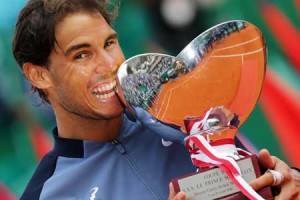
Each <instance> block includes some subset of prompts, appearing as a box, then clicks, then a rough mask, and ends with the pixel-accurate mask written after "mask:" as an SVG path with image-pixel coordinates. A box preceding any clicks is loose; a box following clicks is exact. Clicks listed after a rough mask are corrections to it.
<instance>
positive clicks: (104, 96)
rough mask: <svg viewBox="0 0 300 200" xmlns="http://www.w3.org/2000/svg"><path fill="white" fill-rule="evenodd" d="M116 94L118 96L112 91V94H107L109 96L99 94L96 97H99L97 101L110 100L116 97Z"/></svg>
mask: <svg viewBox="0 0 300 200" xmlns="http://www.w3.org/2000/svg"><path fill="white" fill-rule="evenodd" d="M115 94H116V93H115V91H112V92H110V93H107V94H97V95H96V97H97V99H102V100H103V99H108V98H110V97H112V96H114V95H115Z"/></svg>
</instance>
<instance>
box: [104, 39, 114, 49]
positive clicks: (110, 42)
mask: <svg viewBox="0 0 300 200" xmlns="http://www.w3.org/2000/svg"><path fill="white" fill-rule="evenodd" d="M116 43H117V40H109V41H107V42H106V43H105V45H104V48H107V47H110V46H111V45H113V44H116Z"/></svg>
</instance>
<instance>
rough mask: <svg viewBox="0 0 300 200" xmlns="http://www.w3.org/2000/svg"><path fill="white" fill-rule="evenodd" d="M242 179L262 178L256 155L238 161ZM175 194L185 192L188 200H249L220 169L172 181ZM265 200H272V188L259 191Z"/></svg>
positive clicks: (204, 171)
mask: <svg viewBox="0 0 300 200" xmlns="http://www.w3.org/2000/svg"><path fill="white" fill-rule="evenodd" d="M237 164H238V165H239V167H240V169H241V172H242V177H243V178H244V180H245V181H246V182H247V183H250V182H251V181H252V180H254V179H256V178H257V177H259V176H261V169H260V167H259V164H258V160H257V157H256V155H251V156H249V157H246V158H243V159H241V160H238V161H237ZM172 183H173V186H174V189H175V192H179V191H184V192H185V193H186V196H187V200H203V199H205V200H213V199H225V200H244V199H245V200H247V199H248V198H247V197H246V196H245V195H244V194H243V193H241V192H240V190H239V189H238V188H237V186H236V185H234V183H233V182H232V181H231V180H230V179H229V178H228V176H227V174H226V173H225V172H224V171H223V170H222V169H220V168H219V167H214V168H211V169H207V170H203V171H200V172H196V173H192V174H188V175H186V176H181V177H178V178H175V179H173V180H172ZM258 194H260V195H261V196H262V197H263V198H264V199H267V200H271V199H274V198H273V192H272V190H271V187H267V188H264V189H261V190H260V191H258Z"/></svg>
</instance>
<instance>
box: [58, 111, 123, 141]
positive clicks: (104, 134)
mask: <svg viewBox="0 0 300 200" xmlns="http://www.w3.org/2000/svg"><path fill="white" fill-rule="evenodd" d="M75 118H76V120H74V118H67V117H64V118H63V119H61V118H60V117H58V116H57V117H56V120H57V128H58V135H59V136H60V137H63V138H72V139H81V140H93V141H102V142H105V141H111V140H114V139H116V138H117V137H118V136H119V132H120V130H121V126H122V122H123V115H120V116H118V117H115V118H113V119H109V120H104V119H101V120H93V119H86V118H80V117H75Z"/></svg>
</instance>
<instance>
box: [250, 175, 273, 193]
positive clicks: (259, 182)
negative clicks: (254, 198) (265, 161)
mask: <svg viewBox="0 0 300 200" xmlns="http://www.w3.org/2000/svg"><path fill="white" fill-rule="evenodd" d="M273 182H274V179H273V175H272V174H271V173H265V174H263V175H262V176H260V177H258V178H257V179H255V180H254V181H252V182H251V183H250V185H251V187H252V188H253V189H254V190H255V191H258V190H260V189H262V188H264V187H267V186H271V185H272V184H273Z"/></svg>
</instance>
